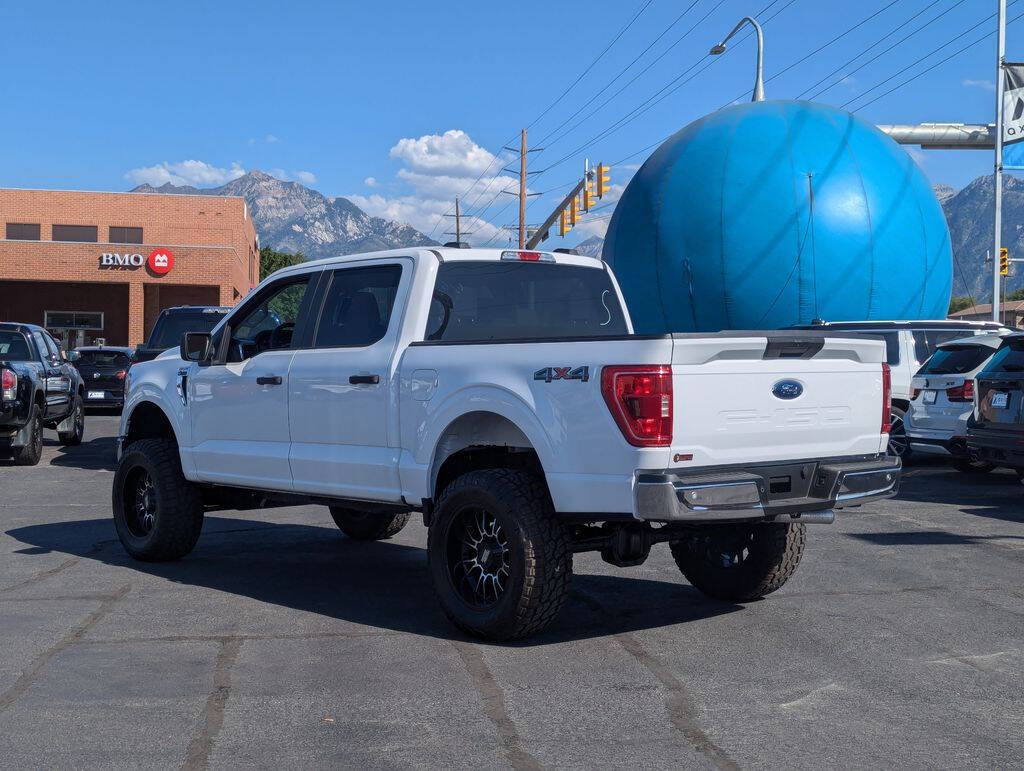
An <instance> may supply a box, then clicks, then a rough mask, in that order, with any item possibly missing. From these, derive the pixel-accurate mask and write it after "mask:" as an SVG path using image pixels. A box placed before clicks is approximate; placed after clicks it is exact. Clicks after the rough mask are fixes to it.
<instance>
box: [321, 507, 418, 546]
mask: <svg viewBox="0 0 1024 771" xmlns="http://www.w3.org/2000/svg"><path fill="white" fill-rule="evenodd" d="M411 516H412V515H411V514H409V512H402V513H399V514H377V513H374V512H367V511H358V510H356V509H346V508H344V507H342V506H331V517H332V518H333V519H334V524H336V525H337V526H338V529H339V530H341V532H343V533H344V534H345V535H347V536H348V537H349V538H351V539H352V540H353V541H383V540H385V539H387V538H390V537H391V536H393V535H397V534H398V533H399V531H401V529H402V528H403V527H405V526H406V525H407V524H408V523H409V517H411Z"/></svg>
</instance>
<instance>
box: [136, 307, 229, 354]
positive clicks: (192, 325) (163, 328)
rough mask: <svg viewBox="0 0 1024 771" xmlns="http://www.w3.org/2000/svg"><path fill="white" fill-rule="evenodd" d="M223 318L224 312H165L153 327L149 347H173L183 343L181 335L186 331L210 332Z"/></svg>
mask: <svg viewBox="0 0 1024 771" xmlns="http://www.w3.org/2000/svg"><path fill="white" fill-rule="evenodd" d="M222 318H224V313H213V312H202V311H197V312H195V313H173V314H171V313H167V314H164V315H162V316H161V317H160V318H159V319H157V322H156V326H155V327H153V334H152V335H150V337H149V346H148V347H150V348H173V347H174V346H176V345H178V344H179V343H181V336H182V335H184V334H185V333H186V332H209V331H210V330H211V329H213V328H214V327H215V326H216V325H217V322H219V321H220V320H221V319H222Z"/></svg>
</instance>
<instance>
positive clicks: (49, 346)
mask: <svg viewBox="0 0 1024 771" xmlns="http://www.w3.org/2000/svg"><path fill="white" fill-rule="evenodd" d="M43 339H44V340H46V350H47V352H48V353H49V354H50V355H51V356H56V357H57V361H61V360H62V359H63V357H62V356H61V355H60V345H58V344H57V341H56V340H54V339H53V338H52V337H50V335H43Z"/></svg>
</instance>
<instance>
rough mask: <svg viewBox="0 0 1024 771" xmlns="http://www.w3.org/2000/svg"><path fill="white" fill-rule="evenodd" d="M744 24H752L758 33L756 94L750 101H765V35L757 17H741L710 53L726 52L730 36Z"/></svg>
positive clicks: (712, 47) (716, 54) (714, 54)
mask: <svg viewBox="0 0 1024 771" xmlns="http://www.w3.org/2000/svg"><path fill="white" fill-rule="evenodd" d="M744 24H750V25H751V26H752V27H753V28H754V32H756V33H757V78H756V79H755V80H754V96H753V98H752V99H751V100H750V101H752V102H763V101H764V79H763V78H762V76H761V71H762V65H763V63H764V35H763V34H762V32H761V25H760V24H758V23H757V20H756V19H754V18H753V17H751V16H744V17H743V18H742V19H740V21H739V24H737V25H736V26H735V27H733V28H732V32H730V33H729V34H728V35H726V36H725V38H724V39H723V40H722V42H721V43H716V44H715V45H713V46H711V51H709V53H710V54H711V55H712V56H719V55H721V54H724V53H725V44H726V43H728V42H729V38H731V37H732V36H733V35H735V34H736V33H737V32H738V31H739V30H740V28H741V27H742V26H743V25H744Z"/></svg>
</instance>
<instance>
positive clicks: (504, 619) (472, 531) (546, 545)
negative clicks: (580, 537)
mask: <svg viewBox="0 0 1024 771" xmlns="http://www.w3.org/2000/svg"><path fill="white" fill-rule="evenodd" d="M427 562H428V567H429V572H430V578H431V582H432V584H433V587H434V592H435V594H436V595H437V598H438V600H439V602H440V603H441V607H442V609H443V610H444V612H445V615H447V616H448V618H449V620H451V622H452V623H453V624H455V626H457V627H459V629H462V630H463V631H465V632H467V633H469V634H471V635H475V636H477V637H482V638H485V639H488V640H508V639H513V638H518V637H526V636H527V635H531V634H535V633H537V632H539V631H541V630H542V629H544V628H545V627H546V626H548V624H550V623H551V622H552V621H553V620H554V618H555V617H556V616H557V615H558V612H559V610H560V609H561V607H562V604H563V603H564V602H565V598H566V596H567V595H568V593H569V578H570V576H571V575H572V550H571V548H570V544H569V534H568V531H567V529H566V528H565V526H564V524H563V523H561V522H559V521H558V520H557V519H556V518H555V514H554V511H553V510H552V507H551V500H550V498H549V496H548V493H547V490H545V489H544V485H543V483H542V482H541V481H540V480H539V479H537V478H536V477H535V476H533V475H531V474H528V473H526V472H523V471H517V470H510V469H486V470H481V471H472V472H469V473H468V474H465V475H463V476H461V477H458V478H457V479H456V480H455V481H453V482H452V483H451V484H450V485H448V487H446V488H445V489H444V492H443V493H441V497H440V499H439V500H438V502H437V507H436V509H435V511H434V516H433V520H432V521H431V524H430V531H429V536H428V539H427Z"/></svg>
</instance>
